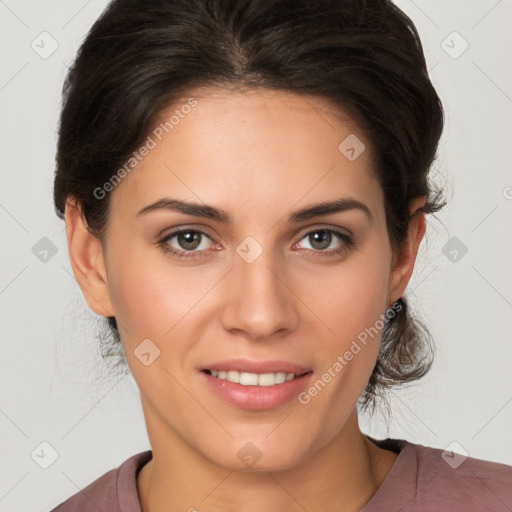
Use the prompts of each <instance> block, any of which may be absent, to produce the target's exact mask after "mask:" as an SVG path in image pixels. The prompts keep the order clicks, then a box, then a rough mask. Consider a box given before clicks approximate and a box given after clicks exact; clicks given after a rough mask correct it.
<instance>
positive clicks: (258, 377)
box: [206, 370, 296, 386]
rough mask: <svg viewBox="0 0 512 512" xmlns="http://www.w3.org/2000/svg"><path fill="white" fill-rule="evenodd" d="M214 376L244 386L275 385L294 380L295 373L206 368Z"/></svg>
mask: <svg viewBox="0 0 512 512" xmlns="http://www.w3.org/2000/svg"><path fill="white" fill-rule="evenodd" d="M206 372H207V373H209V374H210V375H211V376H212V377H216V378H217V379H220V380H227V381H229V382H234V383H235V384H241V385H242V386H274V385H276V384H283V383H284V382H287V381H291V380H294V379H295V377H296V375H295V373H284V372H276V373H248V372H238V371H236V370H229V371H217V370H206Z"/></svg>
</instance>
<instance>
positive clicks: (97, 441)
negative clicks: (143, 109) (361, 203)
mask: <svg viewBox="0 0 512 512" xmlns="http://www.w3.org/2000/svg"><path fill="white" fill-rule="evenodd" d="M105 5H106V2H105V1H104V0H92V1H91V0H90V1H83V0H79V1H77V0H73V1H71V0H52V1H50V0H47V1H45V2H41V1H39V0H25V1H16V0H0V41H1V44H0V53H1V68H0V108H1V116H0V130H1V131H0V141H1V148H2V151H1V153H0V156H1V165H0V168H1V171H0V172H1V179H2V183H1V188H0V225H1V252H0V257H1V261H0V271H1V276H0V314H1V343H2V344H1V349H2V350H1V356H0V364H1V367H0V368H1V371H0V379H1V400H0V436H1V443H2V446H1V453H2V458H1V478H0V510H1V511H2V512H26V511H28V510H30V511H33V512H36V511H39V512H45V511H48V510H50V509H51V508H53V507H54V506H56V505H57V504H58V503H60V502H61V501H63V500H64V499H65V498H67V497H69V496H71V495H72V494H74V493H76V492H78V491H79V490H80V489H82V488H83V487H85V486H86V485H87V484H89V483H90V482H92V481H93V480H94V479H96V478H98V477H99V476H101V475H102V474H103V473H105V472H106V471H108V470H110V469H112V468H114V467H117V466H119V464H120V463H121V462H123V461H124V460H125V459H127V458H128V457H130V456H131V455H133V454H135V453H138V452H140V451H143V450H146V449H149V447H150V446H149V442H148V438H147V434H146V430H145V424H144V419H143V416H142V411H141V407H140V402H139V395H138V389H137V387H136V385H135V382H134V381H133V379H132V377H131V375H125V376H123V375H118V374H117V373H116V372H115V371H114V370H113V369H111V368H108V367H107V366H106V364H105V362H104V361H103V360H102V358H101V355H100V349H99V344H98V342H97V340H96V337H95V335H96V332H97V328H98V324H97V322H96V320H95V317H94V316H93V315H92V313H90V312H89V311H88V309H87V307H86V306H85V302H84V300H83V298H82V296H81V294H80V292H79V289H78V286H77V284H76V281H75V280H74V277H73V275H72V272H71V268H70V264H69V260H68V253H67V246H66V240H65V233H64V231H63V228H64V224H63V222H62V221H61V220H59V219H58V218H57V217H56V215H55V214H54V210H53V204H52V180H53V172H54V158H55V143H56V128H57V122H58V116H59V108H60V93H61V87H62V82H63V80H64V77H65V73H66V71H67V66H68V65H69V64H70V62H71V61H72V60H73V58H74V55H75V53H76V50H77V48H78V46H79V44H80V42H81V41H82V39H83V37H84V36H85V34H86V32H87V31H88V30H89V28H90V27H91V25H92V24H93V22H94V20H95V19H96V18H97V17H98V15H99V14H100V13H101V11H102V10H103V8H104V7H105ZM399 6H400V7H401V8H402V9H403V10H404V11H405V12H406V13H407V14H408V15H409V16H410V17H411V18H412V19H413V21H414V22H415V24H416V26H417V28H418V30H419V32H420V35H421V37H422V41H423V44H424V49H425V53H426V56H427V61H428V67H429V70H430V75H431V78H432V81H433V82H434V84H435V86H436V88H437V90H438V92H439V95H440V97H441V99H442V101H443V104H444V107H445V110H446V126H445V131H444V134H443V138H442V141H441V145H440V151H439V159H438V161H437V163H436V165H435V171H434V172H435V173H437V175H438V178H439V179H440V181H441V182H442V183H446V187H447V188H446V192H447V197H448V201H449V204H448V206H447V207H446V208H445V210H444V211H443V212H442V213H440V214H438V215H437V219H435V218H431V219H430V220H429V221H428V227H427V236H426V239H425V240H424V242H423V244H422V247H421V251H420V254H419V256H418V260H417V265H416V269H415V273H414V276H413V278H412V281H411V283H410V286H409V291H408V294H409V295H408V296H409V298H410V300H411V301H412V303H413V305H414V306H415V307H416V308H417V309H418V310H419V311H420V312H421V313H422V316H423V318H425V319H426V320H427V323H428V325H429V327H430V329H431V332H432V334H433V336H434V339H435V342H436V345H437V355H436V360H435V364H434V367H433V369H432V370H431V372H430V373H429V374H428V376H427V377H425V378H424V379H423V380H421V381H420V382H418V383H417V384H416V385H414V386H411V387H408V388H406V389H404V390H402V391H400V392H397V393H395V394H394V395H392V398H391V405H392V410H393V416H392V419H391V422H390V423H389V425H386V423H385V422H384V421H383V419H382V416H374V417H373V418H368V417H366V416H364V417H362V418H361V425H362V428H363V429H364V430H365V431H366V432H368V433H370V434H371V435H374V436H376V437H379V438H382V437H387V436H389V437H398V438H405V439H408V440H410V441H412V442H416V443H420V444H424V445H428V446H434V447H437V448H442V449H445V448H446V447H448V446H451V447H452V448H453V449H454V451H456V452H459V453H465V452H467V453H469V455H470V456H473V457H478V458H484V459H488V460H493V461H497V462H504V463H508V464H512V437H511V436H510V430H511V426H512V378H511V371H512V337H511V334H512V322H511V318H512V315H511V313H512V265H511V264H510V262H511V261H512V258H511V256H512V236H511V220H512V215H511V214H512V173H511V169H512V167H511V163H512V154H511V149H510V147H511V141H512V76H511V75H512V65H511V49H512V3H511V1H510V0H501V1H496V0H428V1H427V0H415V1H411V0H400V2H399ZM45 251H46V252H45ZM41 443H44V444H41ZM453 443H455V444H453ZM42 453H44V454H45V457H42V456H40V457H39V458H38V456H37V454H42ZM45 465H48V467H47V468H46V469H45V468H44V467H42V466H45Z"/></svg>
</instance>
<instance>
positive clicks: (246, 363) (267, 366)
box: [202, 359, 311, 375]
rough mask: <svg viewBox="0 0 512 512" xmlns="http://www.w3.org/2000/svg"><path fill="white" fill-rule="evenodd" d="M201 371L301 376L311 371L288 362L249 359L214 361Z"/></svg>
mask: <svg viewBox="0 0 512 512" xmlns="http://www.w3.org/2000/svg"><path fill="white" fill-rule="evenodd" d="M202 369H203V370H216V371H229V370H232V371H237V372H245V373H278V372H282V373H294V374H295V375H302V374H304V373H308V372H310V371H311V369H310V368H306V367H304V366H300V365H298V364H295V363H290V362H289V361H277V360H273V361H251V360H249V359H229V360H225V361H216V362H214V363H211V364H208V365H206V366H205V367H204V368H202Z"/></svg>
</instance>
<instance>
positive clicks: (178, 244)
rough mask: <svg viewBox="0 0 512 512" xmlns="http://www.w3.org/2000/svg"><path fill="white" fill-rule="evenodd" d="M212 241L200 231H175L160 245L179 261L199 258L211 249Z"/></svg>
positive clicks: (159, 243)
mask: <svg viewBox="0 0 512 512" xmlns="http://www.w3.org/2000/svg"><path fill="white" fill-rule="evenodd" d="M212 242H213V241H212V239H211V238H210V237H209V236H208V235H207V234H206V233H204V232H203V231H200V230H198V229H182V230H180V231H173V232H172V233H169V234H168V235H166V236H165V237H164V238H162V239H161V240H160V241H159V242H158V245H160V247H161V248H162V250H163V251H164V252H167V253H171V254H172V256H173V257H175V258H177V259H186V258H197V257H201V255H204V251H207V250H208V249H210V248H211V245H212Z"/></svg>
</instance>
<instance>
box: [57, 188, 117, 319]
mask: <svg viewBox="0 0 512 512" xmlns="http://www.w3.org/2000/svg"><path fill="white" fill-rule="evenodd" d="M65 219H66V236H67V240H68V252H69V259H70V262H71V267H72V269H73V273H74V275H75V279H76V280H77V282H78V285H79V286H80V289H81V290H82V293H83V295H84V298H85V300H86V302H87V305H88V306H89V307H90V308H91V309H92V311H94V313H96V314H97V315H100V316H114V310H113V308H112V303H111V301H110V293H109V289H108V279H107V271H106V266H105V260H104V255H103V247H102V246H101V242H100V241H99V240H98V239H97V238H96V237H95V236H94V235H93V234H92V233H91V231H89V227H88V226H87V223H86V221H85V219H84V217H83V215H82V212H81V210H80V206H79V204H78V203H77V201H76V200H75V199H74V198H68V199H67V200H66V208H65Z"/></svg>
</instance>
